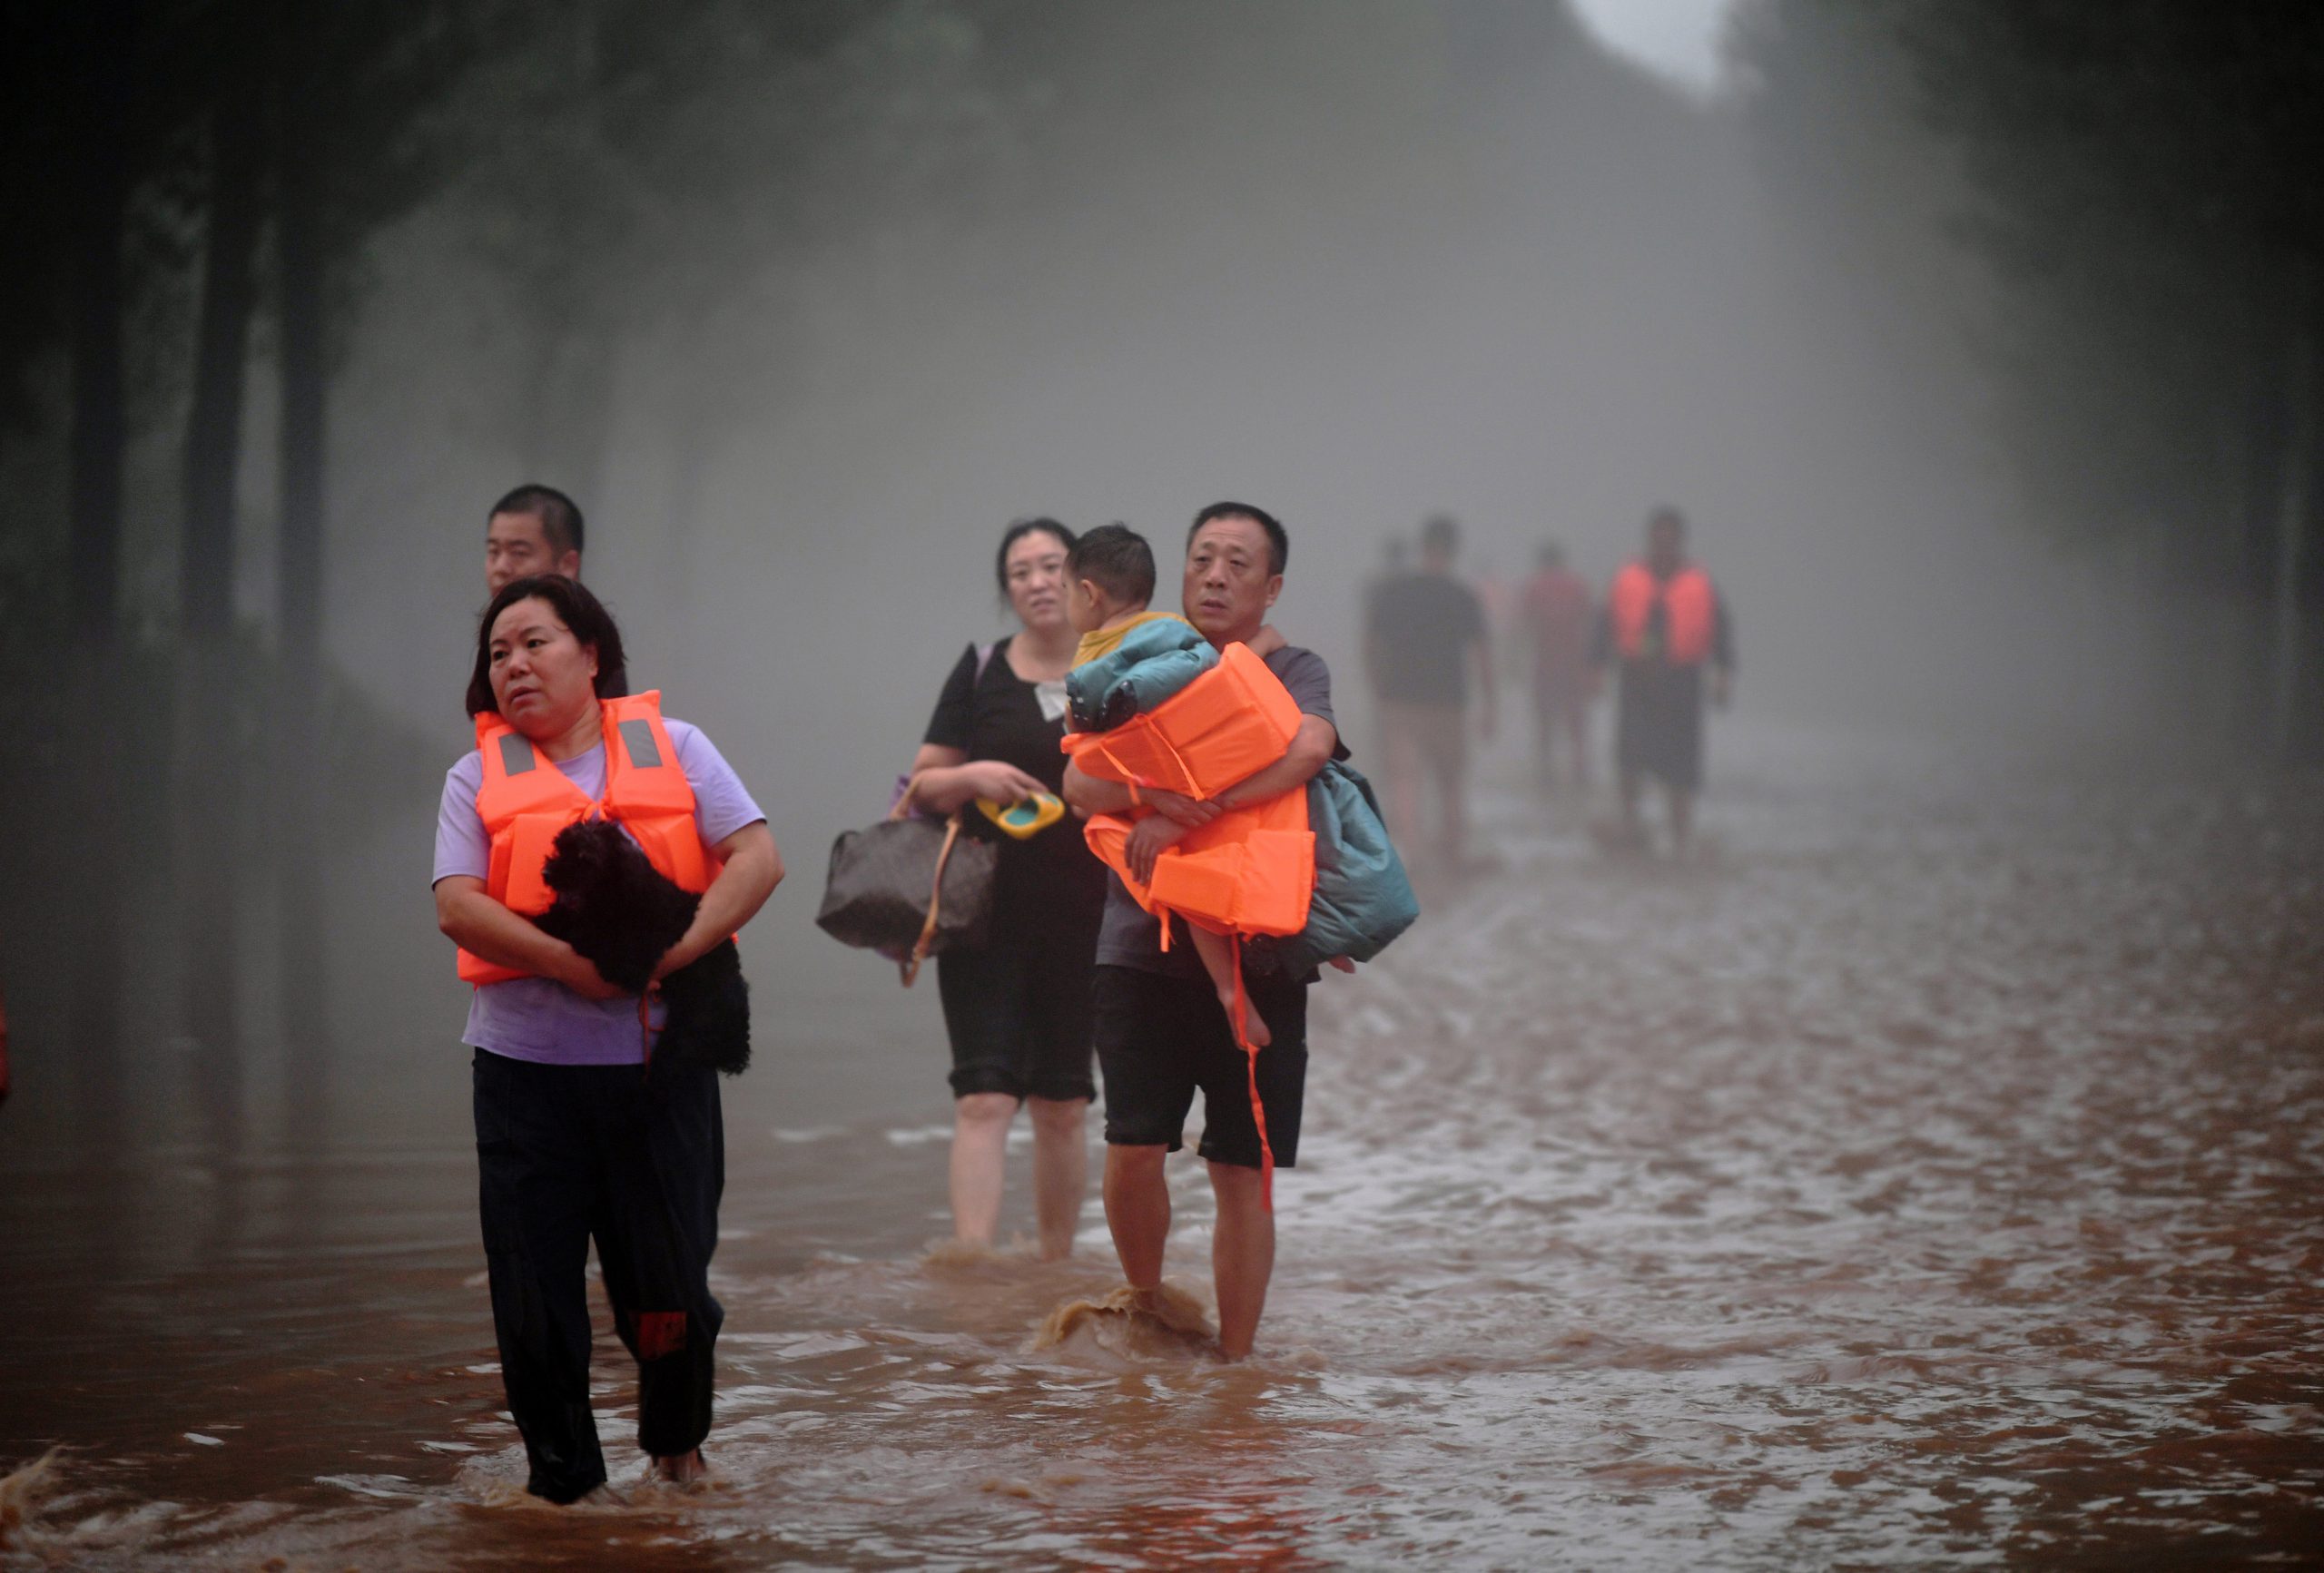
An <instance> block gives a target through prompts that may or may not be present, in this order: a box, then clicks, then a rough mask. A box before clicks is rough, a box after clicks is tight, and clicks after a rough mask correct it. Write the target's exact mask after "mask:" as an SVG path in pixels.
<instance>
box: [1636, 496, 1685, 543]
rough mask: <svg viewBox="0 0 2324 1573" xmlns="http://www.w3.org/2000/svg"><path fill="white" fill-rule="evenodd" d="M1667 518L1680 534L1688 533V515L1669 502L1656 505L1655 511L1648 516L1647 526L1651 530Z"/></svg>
mask: <svg viewBox="0 0 2324 1573" xmlns="http://www.w3.org/2000/svg"><path fill="white" fill-rule="evenodd" d="M1665 519H1668V520H1669V522H1670V527H1671V528H1672V529H1674V530H1676V531H1678V532H1679V534H1680V535H1682V536H1683V535H1685V534H1686V533H1687V516H1686V515H1684V514H1682V513H1680V512H1679V510H1678V509H1676V508H1674V507H1672V506H1670V505H1669V503H1658V504H1657V505H1655V507H1654V509H1653V511H1652V512H1650V513H1649V514H1648V515H1647V516H1646V527H1647V528H1648V529H1649V530H1650V529H1652V528H1654V526H1657V525H1659V524H1660V523H1662V522H1663V521H1664V520H1665Z"/></svg>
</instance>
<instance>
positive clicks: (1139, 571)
mask: <svg viewBox="0 0 2324 1573" xmlns="http://www.w3.org/2000/svg"><path fill="white" fill-rule="evenodd" d="M1153 598H1154V551H1153V548H1152V547H1150V546H1147V543H1146V537H1145V536H1141V535H1139V534H1138V533H1137V531H1135V530H1133V529H1131V528H1129V527H1128V526H1127V525H1100V526H1098V527H1097V528H1096V529H1094V530H1090V531H1088V532H1087V533H1086V534H1084V535H1083V536H1081V538H1080V539H1079V540H1078V541H1077V542H1075V543H1074V545H1073V546H1072V548H1071V549H1070V550H1068V552H1067V553H1066V555H1065V612H1066V620H1067V621H1068V622H1069V623H1071V624H1073V628H1074V631H1075V632H1076V633H1078V634H1080V635H1081V644H1080V645H1079V647H1078V648H1077V649H1076V650H1075V651H1074V653H1073V664H1074V665H1075V666H1077V667H1079V666H1084V665H1087V664H1088V663H1090V662H1092V661H1095V660H1097V659H1098V657H1100V656H1103V655H1108V654H1112V653H1113V652H1114V651H1115V650H1116V649H1118V648H1119V647H1120V645H1121V643H1122V641H1123V640H1124V639H1126V638H1127V637H1128V635H1129V634H1130V632H1131V631H1132V630H1133V629H1136V628H1138V627H1140V626H1142V625H1144V624H1149V623H1160V622H1169V623H1175V624H1178V625H1179V627H1180V628H1183V629H1184V630H1185V639H1184V641H1183V642H1181V643H1180V644H1179V645H1178V647H1179V648H1180V649H1183V650H1185V651H1187V652H1189V653H1191V654H1193V656H1194V657H1195V658H1196V662H1197V663H1198V664H1199V665H1200V666H1209V665H1213V664H1216V661H1217V652H1216V651H1215V650H1213V649H1211V647H1210V645H1209V644H1208V643H1207V642H1206V640H1205V639H1204V638H1203V637H1202V635H1201V634H1197V633H1196V632H1195V629H1194V625H1193V624H1190V623H1188V622H1187V620H1186V619H1185V618H1183V617H1180V616H1178V615H1177V614H1175V613H1170V612H1150V611H1148V610H1147V603H1148V602H1149V601H1151V600H1152V599H1153ZM1270 635H1271V636H1272V637H1273V640H1274V643H1275V644H1281V643H1282V642H1283V637H1282V635H1281V634H1276V633H1275V630H1274V629H1273V628H1272V627H1269V628H1266V629H1264V630H1262V631H1261V637H1262V638H1266V637H1268V636H1270ZM1259 653H1260V654H1265V651H1264V650H1261V651H1260V652H1259ZM1119 719H1120V718H1118V717H1110V716H1091V715H1080V714H1076V715H1073V716H1072V717H1071V718H1070V719H1069V720H1068V725H1070V726H1072V727H1074V728H1075V729H1076V730H1089V731H1099V730H1107V729H1109V728H1110V727H1111V726H1112V725H1113V724H1114V723H1116V722H1117V721H1118V720H1119ZM1187 932H1188V934H1190V935H1191V936H1192V937H1193V939H1194V946H1195V954H1196V956H1197V957H1199V958H1200V959H1201V960H1202V967H1203V970H1204V972H1206V973H1207V974H1208V975H1209V978H1210V982H1211V987H1212V988H1215V989H1216V990H1217V992H1218V1004H1219V1008H1221V1009H1223V1010H1225V1011H1226V1014H1227V1019H1228V1020H1229V1021H1232V1020H1233V1019H1234V1016H1235V997H1236V980H1235V942H1234V939H1233V937H1232V936H1230V935H1227V934H1222V933H1220V932H1218V931H1217V930H1216V929H1208V928H1205V927H1204V926H1203V925H1202V924H1200V923H1195V922H1189V923H1188V924H1187ZM1244 1007H1245V1008H1244V1018H1245V1020H1244V1030H1245V1033H1246V1036H1247V1037H1249V1038H1250V1040H1251V1047H1254V1048H1265V1047H1266V1046H1267V1045H1268V1044H1269V1043H1270V1042H1272V1041H1273V1040H1274V1035H1273V1034H1272V1033H1270V1032H1268V1030H1267V1026H1266V1023H1265V1022H1264V1021H1262V1020H1261V1019H1260V1018H1259V1013H1258V1012H1257V1011H1256V1010H1253V1009H1250V1008H1249V1001H1248V999H1247V998H1246V1000H1245V1001H1244Z"/></svg>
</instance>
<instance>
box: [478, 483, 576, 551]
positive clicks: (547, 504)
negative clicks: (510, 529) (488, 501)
mask: <svg viewBox="0 0 2324 1573" xmlns="http://www.w3.org/2000/svg"><path fill="white" fill-rule="evenodd" d="M497 514H530V515H531V516H533V517H535V518H537V519H538V520H539V521H540V522H541V534H542V535H544V536H547V537H548V544H549V546H550V549H552V550H553V551H555V552H556V554H557V555H559V556H562V555H565V554H566V553H567V552H578V551H580V550H582V549H583V547H582V542H583V541H584V539H585V538H586V526H584V525H583V524H582V522H581V505H580V504H578V503H576V502H575V501H574V500H573V499H572V498H571V497H568V496H566V495H565V494H564V493H563V492H561V491H558V490H557V489H556V487H545V486H540V485H537V484H535V483H532V482H527V483H526V484H525V485H523V486H521V487H517V489H516V490H515V491H513V492H510V493H509V494H508V495H507V496H505V497H502V498H501V499H500V500H499V501H498V502H497V503H495V504H493V505H492V512H491V513H488V514H487V515H485V516H484V517H485V522H486V523H487V524H489V523H491V522H492V519H493V516H495V515H497Z"/></svg>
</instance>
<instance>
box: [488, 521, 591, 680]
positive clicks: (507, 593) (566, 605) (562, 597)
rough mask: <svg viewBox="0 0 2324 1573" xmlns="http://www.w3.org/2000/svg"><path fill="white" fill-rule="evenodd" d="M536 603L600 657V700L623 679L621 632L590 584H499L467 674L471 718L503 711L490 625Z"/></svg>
mask: <svg viewBox="0 0 2324 1573" xmlns="http://www.w3.org/2000/svg"><path fill="white" fill-rule="evenodd" d="M501 511H503V512H506V511H507V510H505V509H504V510H501ZM536 599H537V600H542V601H546V602H547V603H548V604H549V605H550V606H551V607H552V608H553V609H554V610H555V611H556V619H557V621H558V622H560V623H562V624H565V625H566V627H567V628H570V629H571V630H572V631H573V637H575V638H576V639H578V640H579V641H581V643H582V644H586V645H588V646H589V647H590V648H591V649H593V650H595V651H596V653H597V681H596V683H595V684H594V685H593V686H594V687H595V689H596V694H597V697H598V698H600V699H603V698H604V697H606V683H608V682H610V681H612V680H614V679H615V678H617V677H619V676H620V675H621V673H622V669H623V666H624V665H625V663H624V660H623V658H622V650H621V630H620V629H619V628H617V627H615V626H614V614H612V613H610V612H608V611H606V608H605V604H604V603H603V602H601V601H599V600H598V599H597V598H596V596H595V595H591V594H589V587H588V586H587V585H584V584H582V583H581V582H580V581H579V580H577V579H568V578H566V576H565V575H562V574H533V575H527V577H525V578H522V579H511V580H509V581H508V582H507V584H506V585H501V586H500V594H498V595H495V596H494V597H493V598H492V605H489V606H487V607H486V608H485V609H484V618H483V621H481V622H479V623H478V624H477V627H476V670H475V671H473V672H471V673H468V713H469V714H470V715H472V716H474V715H482V714H484V713H485V712H487V711H491V710H497V709H499V707H500V706H499V702H498V701H497V700H495V699H494V698H493V697H492V625H493V624H495V623H497V622H498V621H499V620H500V614H502V613H503V612H506V611H507V610H508V608H509V607H511V606H514V605H516V604H517V602H519V601H529V600H536Z"/></svg>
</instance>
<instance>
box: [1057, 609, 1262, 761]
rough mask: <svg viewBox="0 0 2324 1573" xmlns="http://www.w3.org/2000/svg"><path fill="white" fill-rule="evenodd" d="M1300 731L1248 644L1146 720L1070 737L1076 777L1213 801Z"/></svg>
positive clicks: (1067, 745)
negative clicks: (1081, 775) (1078, 769)
mask: <svg viewBox="0 0 2324 1573" xmlns="http://www.w3.org/2000/svg"><path fill="white" fill-rule="evenodd" d="M1298 732H1299V702H1298V701H1297V700H1295V699H1294V698H1292V697H1291V691H1290V690H1289V689H1287V688H1285V687H1284V685H1283V680H1282V679H1281V678H1279V677H1277V676H1276V675H1275V673H1272V672H1270V671H1268V670H1267V664H1266V663H1265V661H1262V660H1260V659H1259V658H1258V657H1257V656H1256V655H1254V654H1251V647H1250V646H1249V645H1247V644H1229V645H1228V646H1227V647H1226V649H1224V650H1222V651H1220V652H1219V653H1218V664H1217V665H1216V666H1214V667H1212V668H1211V669H1210V670H1209V671H1207V672H1206V673H1203V674H1202V675H1201V676H1199V677H1197V678H1196V679H1195V680H1194V681H1193V682H1192V683H1187V685H1186V686H1185V687H1184V688H1182V689H1180V690H1178V692H1177V693H1174V694H1172V695H1170V697H1169V698H1167V699H1166V700H1164V701H1163V702H1162V703H1159V704H1157V705H1156V706H1155V707H1154V708H1153V709H1152V710H1149V711H1147V713H1145V714H1143V715H1134V716H1132V717H1130V719H1129V720H1128V721H1125V722H1123V723H1121V724H1120V725H1119V726H1118V727H1115V728H1114V729H1113V730H1112V731H1111V732H1067V733H1066V734H1065V741H1064V742H1063V743H1062V744H1061V745H1060V746H1062V747H1063V748H1064V750H1065V752H1067V753H1069V754H1071V755H1072V756H1073V762H1074V763H1076V764H1078V765H1079V766H1080V767H1081V773H1082V774H1084V775H1087V776H1095V777H1096V778H1098V780H1100V781H1110V782H1121V783H1122V784H1123V785H1125V786H1136V787H1160V788H1163V789H1164V790H1165V791H1174V792H1179V793H1182V794H1184V795H1185V796H1187V797H1190V798H1198V799H1206V798H1214V797H1216V796H1217V795H1218V794H1219V793H1220V792H1223V791H1226V789H1227V788H1228V787H1231V786H1233V785H1234V784H1235V783H1236V782H1239V781H1242V780H1245V779H1246V778H1247V777H1249V776H1253V775H1256V774H1257V773H1258V772H1260V771H1263V770H1265V768H1266V767H1267V766H1269V765H1271V764H1273V763H1275V761H1277V760H1279V759H1281V758H1282V757H1283V754H1284V751H1285V749H1287V748H1289V747H1290V746H1291V740H1292V739H1293V738H1294V737H1295V736H1297V735H1298Z"/></svg>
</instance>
